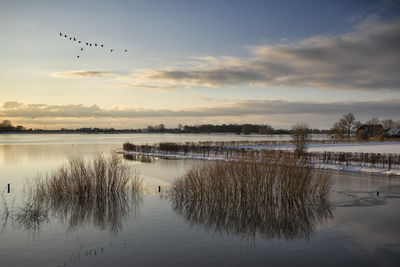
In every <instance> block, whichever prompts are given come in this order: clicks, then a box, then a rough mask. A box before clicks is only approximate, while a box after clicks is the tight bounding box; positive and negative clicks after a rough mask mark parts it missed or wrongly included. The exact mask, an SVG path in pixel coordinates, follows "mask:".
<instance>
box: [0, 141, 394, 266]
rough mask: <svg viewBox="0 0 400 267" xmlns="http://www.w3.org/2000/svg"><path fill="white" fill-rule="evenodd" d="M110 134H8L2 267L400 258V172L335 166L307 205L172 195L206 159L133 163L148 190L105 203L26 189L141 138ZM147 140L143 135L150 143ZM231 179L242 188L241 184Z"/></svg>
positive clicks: (1, 188) (0, 147)
mask: <svg viewBox="0 0 400 267" xmlns="http://www.w3.org/2000/svg"><path fill="white" fill-rule="evenodd" d="M49 137H50V138H49V140H54V139H57V138H59V137H58V136H57V135H54V136H49ZM88 137H90V136H88ZM109 137H110V136H109V135H98V136H96V137H95V138H94V140H95V141H93V142H90V140H89V139H84V140H83V141H82V138H87V137H86V136H83V137H82V136H76V137H75V136H70V137H68V136H67V137H63V138H64V139H60V140H61V141H46V140H45V139H46V136H45V135H40V136H37V137H36V136H26V135H21V136H20V137H18V136H11V139H12V141H10V139H7V138H10V136H8V137H4V136H2V137H1V138H2V139H1V140H2V142H1V143H2V144H0V170H1V172H0V202H1V203H0V204H1V205H0V259H1V262H0V266H113V265H115V266H243V265H245V266H265V265H278V264H279V265H281V266H310V265H326V266H338V265H341V266H355V265H359V266H377V265H384V266H398V265H399V263H400V256H399V255H400V229H399V227H398V225H399V223H400V209H399V208H398V207H399V205H400V179H399V178H398V177H397V178H396V177H390V176H377V175H375V176H374V175H368V174H361V173H342V172H329V175H330V177H331V179H332V185H331V188H330V195H329V198H328V199H322V200H320V201H316V200H315V199H314V198H312V201H310V199H311V198H310V197H309V196H303V195H301V194H300V196H299V195H298V194H296V197H293V196H292V197H281V198H280V201H279V204H277V203H278V202H273V201H271V202H269V201H267V200H268V198H263V195H262V194H258V195H257V196H258V197H257V198H254V199H252V201H248V198H246V199H247V201H246V199H245V198H238V197H237V195H236V194H235V192H236V191H234V190H231V191H229V192H233V194H232V193H228V192H227V191H226V190H225V189H224V188H222V189H218V190H217V189H216V191H214V192H213V194H211V195H208V196H207V197H208V198H203V199H202V200H201V201H197V202H191V201H190V199H194V198H195V197H194V196H198V195H199V194H197V193H196V192H197V191H193V195H191V198H190V199H189V200H188V199H185V198H181V197H179V196H178V195H175V196H174V197H171V195H170V193H169V192H170V189H171V188H172V186H173V185H174V182H175V181H176V179H178V178H181V177H183V176H185V174H187V172H188V171H189V170H190V169H191V168H192V167H194V166H197V168H201V167H202V166H203V165H204V164H205V163H204V162H199V161H195V160H155V161H153V162H151V163H142V162H136V161H130V160H124V163H125V164H127V165H128V166H130V167H131V168H133V169H135V170H136V171H137V172H138V173H139V176H140V178H141V180H142V183H143V188H144V189H143V192H142V193H141V194H139V195H134V196H132V195H129V196H120V197H113V198H108V199H107V200H106V201H105V202H102V201H94V202H93V201H74V198H72V201H71V200H70V201H61V202H58V203H57V202H54V201H53V202H52V203H51V204H49V205H48V206H46V208H45V209H44V208H43V206H41V205H44V204H43V203H41V202H34V203H32V202H27V201H26V200H27V199H28V195H29V190H28V189H29V185H30V184H32V181H34V179H36V177H44V176H46V174H49V173H51V172H53V171H55V170H57V169H58V168H59V167H60V166H62V165H63V164H65V163H67V162H68V160H69V159H71V158H74V157H76V156H80V157H82V158H83V159H85V160H88V159H91V158H93V157H94V156H96V155H98V154H99V153H104V154H105V155H107V154H110V152H111V151H113V150H115V149H118V148H121V146H122V143H123V142H125V141H131V142H132V139H130V136H129V135H127V136H117V137H114V136H111V137H110V138H112V140H108V138H109ZM153 137H154V138H155V137H157V135H151V138H153ZM225 137H226V136H223V135H221V136H216V137H213V138H214V139H215V138H217V139H218V138H221V139H223V138H225ZM18 138H20V139H18ZM68 138H70V139H68ZM113 138H117V139H113ZM132 138H133V139H135V138H138V137H137V136H136V135H135V136H134V137H132ZM146 138H147V137H146ZM146 138H145V139H144V141H143V140H137V142H138V143H139V142H140V143H146V142H147V143H150V141H149V140H148V139H146ZM171 138H172V137H171ZM188 138H189V139H190V138H192V137H188ZM229 138H232V139H235V138H242V137H236V136H229ZM253 138H259V137H253ZM120 141H121V142H120ZM159 141H163V140H158V142H159ZM180 141H186V140H185V139H184V138H183V140H180ZM154 142H157V141H156V140H154ZM121 157H122V156H121ZM222 167H223V168H228V167H227V166H222ZM193 175H194V174H193ZM225 178H226V177H225ZM255 182H257V181H255ZM8 184H10V193H8V192H7V185H8ZM238 184H240V183H238ZM233 187H237V188H239V187H238V185H237V184H233V185H232V188H233ZM241 188H242V189H241V190H242V192H243V190H244V189H243V186H242V187H241ZM245 190H247V191H246V192H254V191H257V190H258V189H257V187H250V188H245ZM159 191H160V192H159ZM257 192H258V193H260V192H261V193H262V192H263V191H257ZM271 192H272V191H271ZM273 192H275V191H273ZM229 194H230V195H229ZM200 195H201V194H200ZM242 195H243V194H242ZM250 195H252V194H250ZM289 195H290V194H289ZM180 196H182V195H180ZM221 196H225V197H223V198H221ZM260 198H261V199H262V200H260ZM274 199H276V195H275V193H274ZM303 200H305V201H303ZM182 203H184V204H182ZM260 203H262V204H260ZM271 203H273V205H272V204H271ZM257 204H258V205H257Z"/></svg>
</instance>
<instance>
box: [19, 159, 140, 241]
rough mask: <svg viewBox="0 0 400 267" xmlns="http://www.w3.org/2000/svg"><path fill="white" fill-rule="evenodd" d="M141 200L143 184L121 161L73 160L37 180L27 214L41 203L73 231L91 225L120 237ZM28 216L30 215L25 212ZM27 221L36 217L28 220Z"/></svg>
mask: <svg viewBox="0 0 400 267" xmlns="http://www.w3.org/2000/svg"><path fill="white" fill-rule="evenodd" d="M141 196H142V180H141V179H140V178H139V175H138V173H137V172H136V171H134V172H132V170H131V169H130V168H129V166H128V165H126V164H125V163H124V162H123V159H122V157H120V156H119V155H117V154H115V153H112V154H111V155H110V156H109V157H106V156H103V155H97V156H96V157H94V158H93V159H91V160H84V159H82V158H72V159H70V160H69V162H68V164H66V165H64V166H61V167H60V168H58V169H57V170H56V171H54V172H53V173H51V174H49V175H47V176H46V177H45V178H41V177H37V178H36V179H35V180H34V182H33V184H31V185H30V187H29V200H28V201H27V205H26V209H25V210H26V211H29V210H31V209H33V210H35V207H36V206H33V205H36V204H37V203H42V205H43V206H45V207H46V211H47V210H50V211H51V212H52V213H53V214H54V215H56V216H57V217H60V218H61V219H62V220H63V221H68V222H69V227H70V228H71V229H73V228H75V227H76V226H78V225H81V224H84V223H87V222H91V223H93V224H94V225H95V226H97V227H99V228H100V229H105V228H107V227H109V228H110V230H111V232H113V233H115V234H116V233H118V232H119V231H120V229H121V228H122V222H123V221H124V219H125V218H127V217H128V216H129V215H130V214H131V212H132V211H133V209H135V208H136V205H137V204H138V202H140V200H141ZM25 213H27V214H29V212H25ZM26 218H27V221H29V218H32V221H33V222H34V221H35V217H34V216H33V217H32V216H26Z"/></svg>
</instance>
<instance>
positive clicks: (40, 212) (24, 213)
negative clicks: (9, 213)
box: [13, 199, 49, 237]
mask: <svg viewBox="0 0 400 267" xmlns="http://www.w3.org/2000/svg"><path fill="white" fill-rule="evenodd" d="M13 222H15V223H17V225H18V228H20V229H21V228H22V229H24V230H26V231H28V233H29V234H31V235H32V236H33V237H34V236H35V235H36V234H37V233H39V232H40V230H41V228H42V226H43V224H45V223H48V222H49V216H48V209H47V205H46V203H44V202H42V201H40V200H37V199H33V200H31V201H26V202H25V203H24V205H23V206H22V207H20V208H19V209H18V211H17V212H16V213H15V214H14V216H13Z"/></svg>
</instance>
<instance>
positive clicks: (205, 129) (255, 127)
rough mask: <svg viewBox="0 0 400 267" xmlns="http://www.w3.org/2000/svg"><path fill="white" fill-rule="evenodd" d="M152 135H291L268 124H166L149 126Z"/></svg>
mask: <svg viewBox="0 0 400 267" xmlns="http://www.w3.org/2000/svg"><path fill="white" fill-rule="evenodd" d="M147 131H148V132H152V133H236V134H290V133H291V130H288V129H274V128H272V127H271V126H270V125H267V124H221V125H214V124H201V125H185V126H182V125H179V126H178V128H165V126H164V124H160V125H157V126H148V127H147ZM309 133H310V134H319V133H326V134H328V133H329V130H319V129H309Z"/></svg>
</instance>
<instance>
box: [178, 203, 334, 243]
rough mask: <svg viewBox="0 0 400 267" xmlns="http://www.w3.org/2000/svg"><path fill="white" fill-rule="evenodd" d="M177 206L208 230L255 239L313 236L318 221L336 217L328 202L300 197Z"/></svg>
mask: <svg viewBox="0 0 400 267" xmlns="http://www.w3.org/2000/svg"><path fill="white" fill-rule="evenodd" d="M172 205H173V209H174V211H175V212H177V213H178V214H179V215H181V216H183V217H184V218H185V219H186V220H187V221H188V222H190V223H191V224H195V225H199V226H202V227H204V228H205V230H207V231H214V232H216V233H220V234H227V235H235V236H241V237H242V238H250V239H254V238H255V237H256V235H257V234H260V235H261V236H262V237H263V238H284V239H285V240H296V239H306V240H309V239H310V237H311V235H312V233H313V232H314V230H315V229H316V226H317V225H318V224H322V223H326V222H327V220H329V219H333V214H332V210H331V207H330V206H329V204H328V203H327V202H325V203H319V204H314V205H310V204H307V203H305V202H303V201H302V200H300V199H282V201H281V202H280V204H279V205H276V204H275V203H274V202H263V203H260V202H258V201H256V202H252V203H247V202H242V201H234V200H233V201H223V202H219V201H215V202H204V201H196V200H194V201H187V202H186V201H180V200H177V199H174V200H173V201H172Z"/></svg>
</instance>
